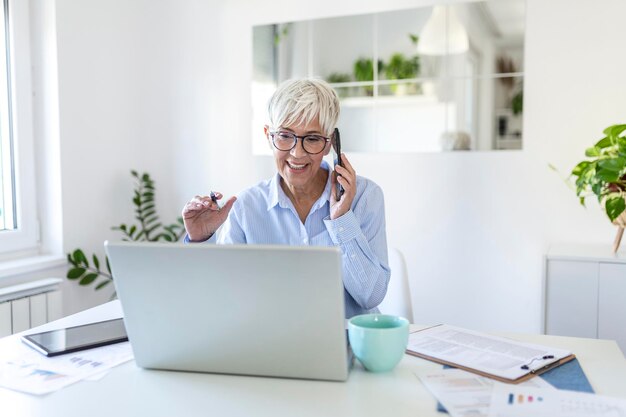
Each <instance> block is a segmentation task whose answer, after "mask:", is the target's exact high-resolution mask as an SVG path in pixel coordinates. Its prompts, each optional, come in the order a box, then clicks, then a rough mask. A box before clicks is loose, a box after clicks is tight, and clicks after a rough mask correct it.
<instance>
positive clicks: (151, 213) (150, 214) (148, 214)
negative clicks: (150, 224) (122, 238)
mask: <svg viewBox="0 0 626 417" xmlns="http://www.w3.org/2000/svg"><path fill="white" fill-rule="evenodd" d="M154 213H155V211H154V210H149V211H146V212H144V213H143V217H144V219H147V218H148V217H150V216H152V215H154ZM158 217H159V216H155V217H154V218H155V219H157V218H158Z"/></svg>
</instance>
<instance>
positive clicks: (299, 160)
mask: <svg viewBox="0 0 626 417" xmlns="http://www.w3.org/2000/svg"><path fill="white" fill-rule="evenodd" d="M278 130H280V131H285V132H290V133H294V134H295V135H297V136H306V135H318V136H324V137H325V136H326V134H325V133H324V131H323V130H322V127H321V126H320V124H319V121H318V119H317V118H316V119H314V120H313V121H311V122H310V123H308V124H300V125H297V126H283V127H281V128H280V129H278ZM265 134H266V136H267V138H268V140H269V144H270V146H271V147H272V149H273V151H274V161H275V162H276V169H277V170H278V173H279V174H280V176H281V177H282V179H283V181H285V183H286V185H287V186H288V187H289V188H296V189H302V188H305V189H306V188H308V187H310V186H312V185H313V184H315V183H316V182H315V179H316V178H318V175H319V170H320V169H321V168H320V165H321V163H322V159H323V158H324V155H328V152H330V147H331V145H330V141H328V142H327V143H326V145H325V147H324V150H323V151H322V152H320V153H317V154H310V153H308V152H306V151H305V150H304V148H303V146H302V138H300V137H299V138H298V140H297V143H296V146H295V147H293V149H291V150H290V151H281V150H278V149H277V148H276V147H275V146H274V145H273V144H272V138H271V136H270V134H269V128H268V127H267V126H266V127H265Z"/></svg>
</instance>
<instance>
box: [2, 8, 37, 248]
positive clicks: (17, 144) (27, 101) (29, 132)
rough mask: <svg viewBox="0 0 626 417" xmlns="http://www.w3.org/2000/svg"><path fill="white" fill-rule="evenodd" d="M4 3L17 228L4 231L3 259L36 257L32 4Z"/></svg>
mask: <svg viewBox="0 0 626 417" xmlns="http://www.w3.org/2000/svg"><path fill="white" fill-rule="evenodd" d="M2 3H3V4H2V7H3V8H4V13H3V16H2V17H3V18H5V19H4V20H5V22H7V24H8V30H6V31H5V33H8V36H9V42H8V47H9V51H8V54H7V56H8V57H9V65H8V68H7V69H8V77H9V87H8V89H9V103H10V107H11V109H10V115H11V122H10V126H11V127H12V129H11V130H12V131H11V133H10V134H11V138H12V151H13V173H14V179H13V183H14V187H15V194H14V195H15V200H14V207H15V217H16V224H17V228H16V229H14V230H4V231H1V232H0V259H2V258H8V257H9V258H10V257H12V258H15V257H18V256H27V255H35V254H38V252H39V246H40V242H39V222H38V218H37V217H38V216H37V193H36V180H35V174H36V173H35V150H34V138H33V130H34V129H33V103H32V94H33V90H32V70H31V47H30V9H29V3H30V2H28V1H21V0H3V2H2ZM5 16H8V18H6V17H5ZM3 37H4V36H3Z"/></svg>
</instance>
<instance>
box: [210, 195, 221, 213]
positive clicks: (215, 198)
mask: <svg viewBox="0 0 626 417" xmlns="http://www.w3.org/2000/svg"><path fill="white" fill-rule="evenodd" d="M209 197H211V200H212V201H213V202H214V203H215V204H217V196H216V195H215V193H214V192H213V191H211V192H210V193H209ZM217 209H218V210H220V209H221V207H220V205H219V204H217Z"/></svg>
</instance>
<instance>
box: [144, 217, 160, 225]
mask: <svg viewBox="0 0 626 417" xmlns="http://www.w3.org/2000/svg"><path fill="white" fill-rule="evenodd" d="M158 220H159V216H152V217H150V218H149V219H144V221H143V222H144V223H145V224H146V225H151V224H152V223H154V222H156V221H158ZM159 225H161V223H159Z"/></svg>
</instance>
